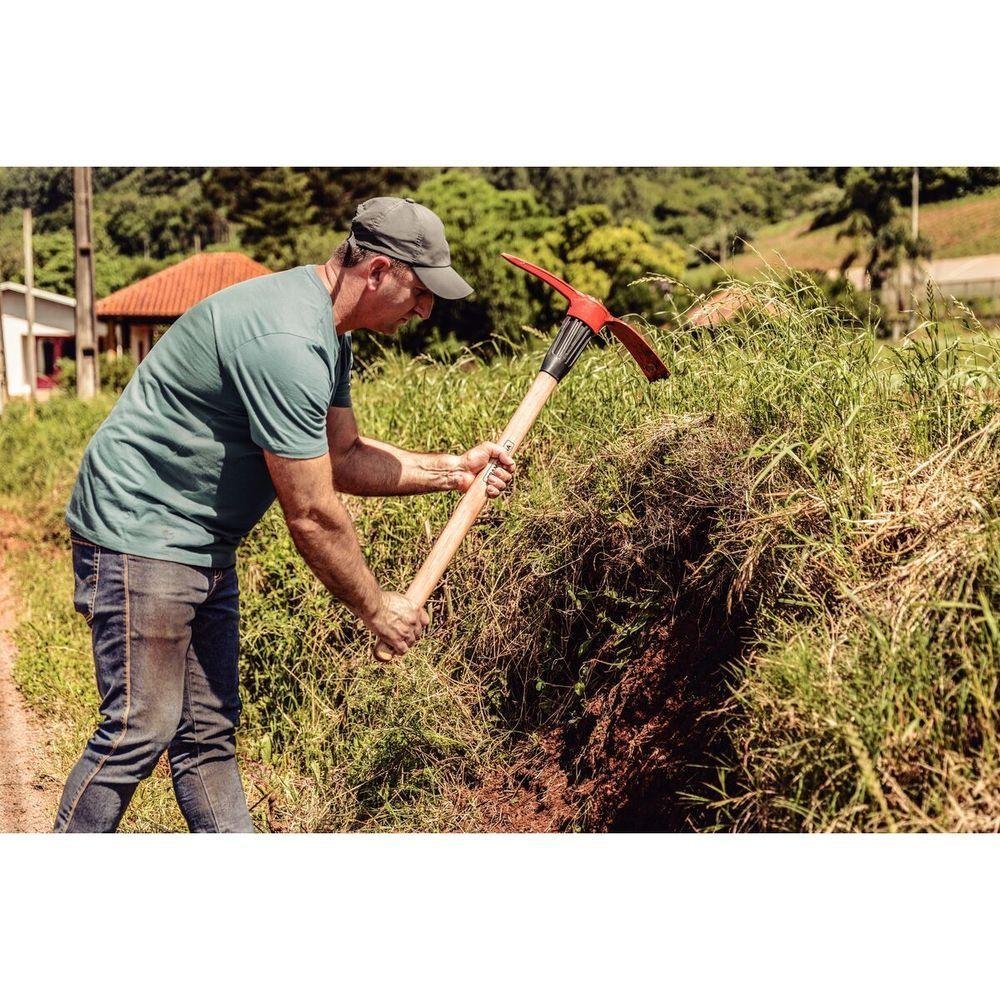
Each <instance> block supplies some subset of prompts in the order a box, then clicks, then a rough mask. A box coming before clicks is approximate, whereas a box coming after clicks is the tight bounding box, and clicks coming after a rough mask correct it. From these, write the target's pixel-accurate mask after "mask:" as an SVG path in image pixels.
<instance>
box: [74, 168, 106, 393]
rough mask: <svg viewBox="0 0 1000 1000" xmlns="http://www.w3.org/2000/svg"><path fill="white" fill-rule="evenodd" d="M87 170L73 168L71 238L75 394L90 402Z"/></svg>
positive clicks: (92, 347) (94, 377)
mask: <svg viewBox="0 0 1000 1000" xmlns="http://www.w3.org/2000/svg"><path fill="white" fill-rule="evenodd" d="M92 187H93V185H92V182H91V176H90V167H74V168H73V236H74V239H75V242H76V392H77V395H78V396H79V397H80V399H93V398H94V396H96V395H97V391H98V389H99V388H100V382H99V381H98V379H99V372H98V367H97V339H96V336H95V328H96V322H95V318H94V254H93V243H92V235H91V219H90V216H91V197H92Z"/></svg>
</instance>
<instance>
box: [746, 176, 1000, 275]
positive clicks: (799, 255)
mask: <svg viewBox="0 0 1000 1000" xmlns="http://www.w3.org/2000/svg"><path fill="white" fill-rule="evenodd" d="M906 216H907V218H908V217H909V209H907V210H906ZM813 218H814V216H813V215H812V214H811V213H805V214H802V215H798V216H796V217H795V218H794V219H790V220H788V221H786V222H779V223H777V224H775V225H771V226H765V227H763V228H762V229H760V231H759V232H758V233H757V235H756V237H755V238H754V239H753V241H752V242H751V243H750V244H749V245H748V246H747V248H746V249H745V250H744V252H743V253H740V254H737V255H736V256H734V257H732V258H730V260H729V261H728V262H727V267H728V269H729V270H730V271H732V272H733V273H734V274H736V275H738V276H745V275H749V274H752V273H753V272H755V271H758V270H760V269H761V268H762V267H764V266H765V263H767V264H773V265H777V266H781V264H782V262H784V263H786V264H788V265H789V266H791V267H795V268H799V269H801V270H807V271H828V270H832V269H836V268H839V266H840V263H841V261H842V260H843V259H844V258H845V257H846V256H847V254H848V253H849V252H850V250H851V248H852V245H853V243H852V241H851V240H850V239H847V238H838V236H837V233H838V231H839V230H840V228H841V226H840V225H839V224H837V225H832V226H825V227H823V228H822V229H815V230H811V229H810V226H811V225H812V221H813ZM919 225H920V232H921V233H922V234H923V235H925V236H926V237H927V238H928V239H929V240H930V241H931V244H932V246H933V256H934V257H935V258H937V259H942V258H947V257H970V256H974V255H978V254H989V253H1000V188H993V189H991V190H989V191H986V192H983V193H980V194H974V195H968V196H967V197H964V198H956V199H954V200H952V201H939V202H936V203H934V204H930V205H926V206H924V207H921V209H920V220H919ZM859 263H860V261H859Z"/></svg>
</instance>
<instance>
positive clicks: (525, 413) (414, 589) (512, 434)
mask: <svg viewBox="0 0 1000 1000" xmlns="http://www.w3.org/2000/svg"><path fill="white" fill-rule="evenodd" d="M558 384H559V382H558V380H557V379H555V378H553V377H552V376H551V375H549V374H548V373H547V372H539V373H538V375H537V376H536V377H535V381H534V382H533V383H532V384H531V388H530V389H529V390H528V393H527V395H526V396H525V397H524V399H523V400H521V405H520V406H519V407H518V408H517V410H516V411H515V412H514V416H512V417H511V418H510V423H508V424H507V427H506V429H505V430H504V432H503V434H501V435H500V441H499V444H500V447H501V448H503V450H504V451H505V452H507V454H508V455H513V454H514V452H515V451H517V449H518V448H519V447H520V445H521V442H522V441H523V440H524V438H525V435H526V434H527V433H528V431H529V430H531V425H532V424H533V423H534V422H535V420H536V418H537V417H538V414H539V413H541V412H542V407H543V406H545V404H546V402H547V401H548V398H549V396H551V395H552V392H553V390H554V389H555V387H556V386H557V385H558ZM494 468H496V462H490V464H489V465H487V466H486V468H485V469H484V470H483V471H482V472H480V473H479V474H478V475H477V476H476V481H475V482H474V483H473V484H472V485H471V486H470V487H469V488H468V489H467V490H466V491H465V496H463V497H462V499H461V500H460V501H459V503H458V506H457V507H456V508H455V510H454V513H453V514H452V515H451V518H450V520H449V521H448V523H447V524H446V525H445V527H444V530H443V531H442V532H441V534H440V536H438V540H437V541H436V542H435V543H434V547H433V548H432V549H431V551H430V552H429V553H428V555H427V558H426V559H425V560H424V562H423V565H422V566H421V567H420V569H419V570H418V571H417V575H416V577H414V580H413V583H411V584H410V586H409V587H407V589H406V594H405V596H406V597H407V599H408V600H410V601H411V602H412V603H413V605H414V607H417V608H422V607H423V606H424V605H425V604H426V603H427V600H428V598H429V597H430V596H431V594H432V593H433V592H434V588H435V587H436V586H437V585H438V583H439V582H440V581H441V577H442V576H444V572H445V570H446V569H447V568H448V565H449V563H450V562H451V560H452V558H453V557H454V555H455V553H456V552H457V551H458V549H459V546H460V545H461V544H462V542H463V540H464V539H465V536H466V535H467V534H468V533H469V529H470V528H471V527H472V525H473V524H474V523H475V521H476V518H477V517H479V514H480V511H482V509H483V505H484V504H485V503H486V484H487V482H488V481H489V478H490V475H491V474H492V473H493V470H494ZM393 655H394V654H393V652H392V650H391V649H389V647H388V646H386V645H385V644H384V643H382V642H379V643H378V644H377V645H376V647H375V657H376V659H378V660H381V661H382V662H383V663H385V662H387V661H388V660H391V659H392V657H393Z"/></svg>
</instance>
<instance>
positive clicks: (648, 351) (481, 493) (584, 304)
mask: <svg viewBox="0 0 1000 1000" xmlns="http://www.w3.org/2000/svg"><path fill="white" fill-rule="evenodd" d="M501 256H502V257H503V258H504V260H506V261H507V262H508V263H510V264H513V265H514V266H515V267H519V268H521V269H522V270H523V271H527V272H528V273H529V274H532V275H534V276H535V277H536V278H540V279H541V280H542V281H544V282H546V283H547V284H549V285H550V286H551V287H552V288H554V289H555V290H556V291H557V292H558V293H559V294H560V295H562V296H563V297H564V298H566V299H567V300H568V302H569V308H568V309H567V311H566V316H565V318H564V319H563V324H562V326H561V327H560V330H559V334H558V336H557V337H556V339H555V341H554V342H553V343H552V346H551V347H550V348H549V350H548V353H547V354H546V355H545V358H544V360H543V361H542V370H541V371H540V372H539V373H538V375H537V377H536V378H535V381H534V382H533V383H532V385H531V388H530V389H529V390H528V394H527V395H526V396H525V397H524V399H523V400H522V401H521V405H520V406H519V407H518V408H517V410H516V412H515V413H514V416H513V417H511V418H510V423H509V424H508V425H507V428H506V430H505V431H504V432H503V434H502V435H501V437H500V447H501V448H503V449H504V451H506V452H507V454H508V455H513V454H514V452H515V451H516V450H517V448H518V447H519V446H520V444H521V442H522V441H523V440H524V436H525V435H526V434H527V433H528V431H529V430H530V429H531V425H532V424H533V423H534V422H535V418H536V417H537V416H538V414H539V413H540V412H541V410H542V407H543V406H544V405H545V403H546V402H547V400H548V398H549V396H551V395H552V391H553V390H554V389H555V387H556V386H557V385H558V384H559V380H560V379H561V378H562V377H563V376H564V375H566V374H567V372H569V370H570V369H571V368H572V367H573V365H574V364H575V363H576V360H577V358H579V356H580V353H581V352H582V351H583V349H584V348H585V347H586V346H587V343H588V342H589V340H590V338H591V336H592V335H593V334H595V333H597V332H598V331H599V330H601V329H602V328H603V327H605V326H606V327H608V328H609V329H610V330H611V331H612V333H614V335H615V336H616V337H617V338H618V339H619V340H620V341H621V342H622V344H624V345H625V348H626V349H627V350H628V352H629V353H630V354H631V355H632V357H633V358H635V360H636V362H637V363H638V365H639V367H640V368H641V369H642V372H643V374H644V375H645V376H646V378H648V379H649V380H650V381H651V382H653V381H656V380H657V379H661V378H666V376H667V375H668V374H669V373H668V372H667V367H666V365H664V363H663V362H662V361H661V360H660V359H659V358H658V357H657V355H656V352H655V351H654V350H653V348H652V347H651V346H650V345H649V344H648V343H646V341H645V339H644V338H643V337H642V335H641V334H640V333H639V332H638V331H637V330H633V329H632V327H630V326H629V325H628V324H627V323H625V322H623V321H622V320H620V319H618V318H617V317H615V316H612V315H611V313H609V312H608V310H607V309H606V308H605V307H604V305H603V304H602V303H600V302H598V301H597V299H595V298H593V297H591V296H589V295H582V294H581V293H580V292H578V291H577V290H576V289H575V288H573V286H572V285H569V284H567V283H566V282H565V281H563V280H562V279H561V278H557V277H556V276H555V275H554V274H551V273H550V272H548V271H546V270H545V269H544V268H542V267H539V266H538V265H537V264H532V263H530V262H529V261H526V260H521V259H520V258H519V257H514V256H512V255H511V254H507V253H505V254H501ZM495 467H496V463H495V462H491V463H490V464H489V465H488V466H487V467H486V468H485V469H484V470H483V471H482V472H481V473H480V474H479V475H478V476H477V477H476V481H475V482H474V483H473V484H472V485H471V486H470V487H469V488H468V490H467V491H466V493H465V496H464V497H462V499H461V500H460V501H459V504H458V506H457V507H456V508H455V512H454V513H453V514H452V515H451V520H450V521H449V522H448V523H447V524H446V525H445V528H444V531H442V532H441V535H440V537H439V538H438V540H437V541H436V542H435V543H434V547H433V548H432V549H431V551H430V554H429V555H428V556H427V558H426V559H425V560H424V564H423V565H422V566H421V567H420V570H419V571H418V573H417V576H416V578H415V579H414V581H413V583H411V584H410V586H409V587H408V588H407V591H406V595H405V596H406V597H407V598H409V600H410V601H412V602H413V604H414V606H415V607H417V608H422V607H423V606H424V605H425V604H426V603H427V599H428V598H429V597H430V596H431V594H432V593H433V591H434V588H435V587H436V586H437V585H438V583H439V582H440V580H441V577H442V576H444V571H445V570H446V569H447V568H448V564H449V563H450V562H451V560H452V557H453V556H454V555H455V553H456V552H457V551H458V548H459V546H460V545H461V544H462V540H463V539H464V538H465V536H466V535H467V534H468V533H469V529H470V528H471V527H472V525H473V524H474V523H475V520H476V518H477V517H479V512H480V511H481V510H482V509H483V504H485V503H486V484H487V482H488V481H489V478H490V475H491V473H492V472H493V469H494V468H495ZM393 655H394V654H393V653H392V651H391V650H390V649H389V647H388V646H386V645H385V644H384V643H382V642H379V643H378V644H377V645H376V647H375V656H376V658H377V659H379V660H382V661H383V662H385V661H387V660H391V659H392V657H393Z"/></svg>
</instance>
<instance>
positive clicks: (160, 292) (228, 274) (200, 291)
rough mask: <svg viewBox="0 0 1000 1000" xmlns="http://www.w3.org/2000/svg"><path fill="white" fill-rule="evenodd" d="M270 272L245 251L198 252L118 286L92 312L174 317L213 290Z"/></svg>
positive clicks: (112, 316)
mask: <svg viewBox="0 0 1000 1000" xmlns="http://www.w3.org/2000/svg"><path fill="white" fill-rule="evenodd" d="M270 273H271V272H270V271H269V270H268V268H266V267H264V265H263V264H258V263H257V261H255V260H251V259H250V258H249V257H247V256H246V255H245V254H241V253H200V254H196V255H195V256H194V257H188V259H187V260H182V261H181V262H180V263H179V264H174V265H173V266H172V267H168V268H165V269H164V270H162V271H159V272H157V273H156V274H151V275H150V276H149V277H148V278H143V279H142V280H141V281H137V282H136V283H135V284H134V285H129V286H127V287H126V288H119V289H118V291H117V292H112V293H111V294H110V295H109V296H108V297H107V298H104V299H101V300H100V301H99V302H98V303H97V305H96V306H95V311H96V313H97V318H98V319H102V320H107V319H162V320H173V319H176V318H177V317H178V316H180V315H181V313H183V312H185V311H187V310H188V309H190V308H191V306H193V305H196V304H197V303H198V302H201V300H202V299H204V298H207V297H208V296H209V295H211V294H212V293H213V292H217V291H219V290H220V289H222V288H228V287H229V286H230V285H235V284H236V283H237V282H239V281H246V280H247V278H258V277H260V276H261V275H262V274H270Z"/></svg>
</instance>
